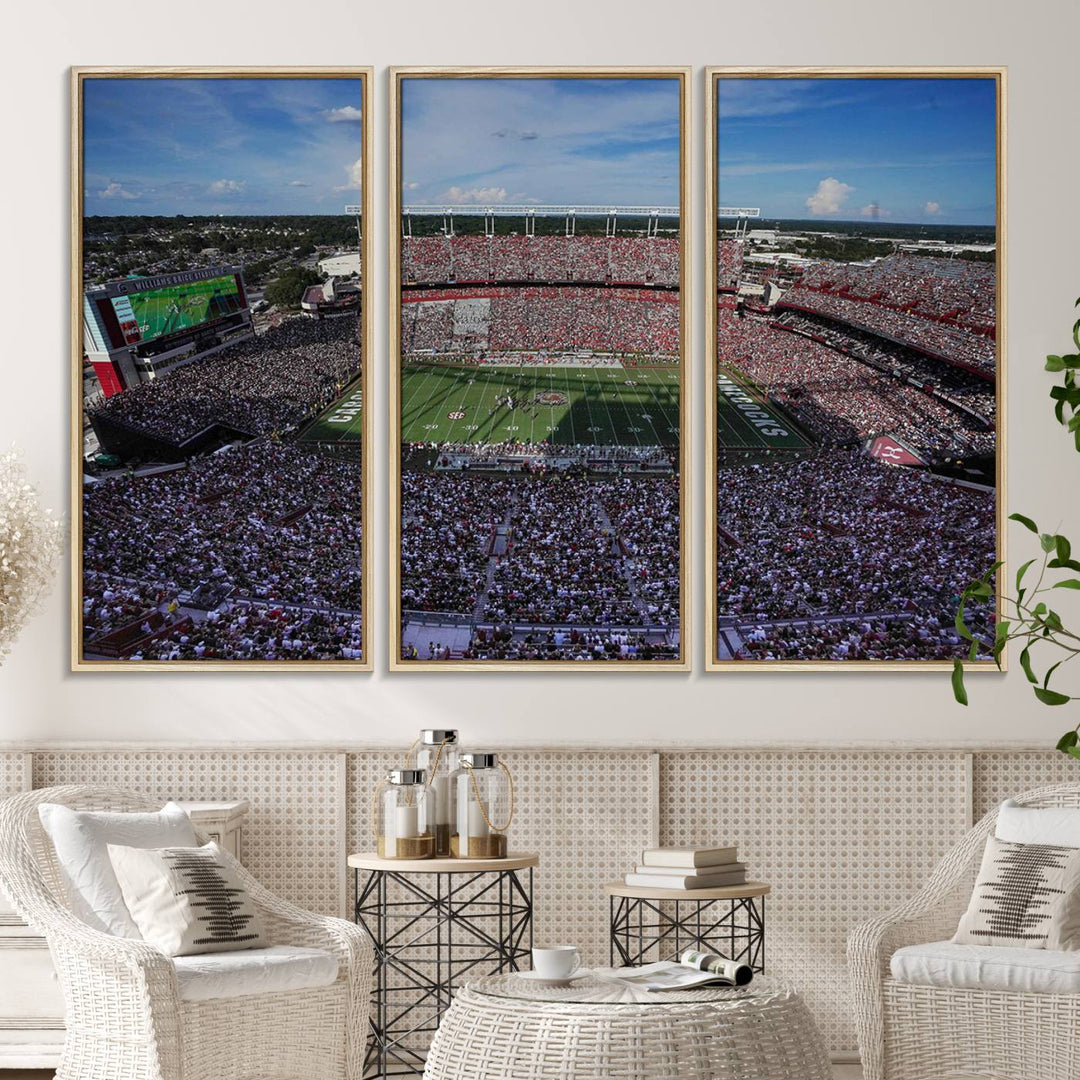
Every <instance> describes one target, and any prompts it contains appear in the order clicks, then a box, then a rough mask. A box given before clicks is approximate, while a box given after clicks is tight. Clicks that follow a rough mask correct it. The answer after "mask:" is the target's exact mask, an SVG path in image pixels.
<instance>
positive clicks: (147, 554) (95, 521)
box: [83, 438, 363, 659]
mask: <svg viewBox="0 0 1080 1080" xmlns="http://www.w3.org/2000/svg"><path fill="white" fill-rule="evenodd" d="M362 473H363V470H362V467H361V466H360V464H358V463H356V462H352V461H349V460H342V459H336V458H331V457H328V456H326V455H322V454H319V453H317V452H308V451H306V450H304V449H302V448H300V447H297V446H291V445H284V444H282V443H279V442H277V441H275V440H273V439H270V438H267V439H262V440H258V441H255V442H252V443H249V444H248V445H247V446H243V447H234V448H232V449H230V450H228V451H226V452H222V453H218V454H215V455H213V456H211V457H209V458H206V459H203V460H201V461H195V462H192V463H190V464H189V465H187V466H186V467H183V468H179V469H176V470H173V471H171V472H167V473H161V474H158V475H154V476H142V477H129V476H117V477H113V478H111V479H108V480H105V481H103V482H101V483H98V484H96V485H94V486H93V487H90V488H87V489H86V491H85V493H84V498H83V565H84V585H83V596H84V600H83V625H84V642H85V647H86V649H87V651H88V653H91V654H92V653H93V651H94V642H95V641H96V640H98V639H99V638H102V637H105V636H107V635H109V634H110V633H113V632H115V631H116V630H117V629H118V628H120V627H123V626H124V625H127V624H130V623H131V622H132V621H140V620H142V619H146V618H147V617H148V616H150V615H152V614H153V613H155V612H157V613H166V614H167V615H168V617H169V618H170V619H171V620H172V621H173V622H175V623H176V625H177V629H176V631H175V632H174V633H170V634H165V635H159V636H157V637H155V638H154V640H153V642H152V644H151V645H150V646H149V647H148V648H147V649H146V650H144V651H142V652H141V653H136V654H134V658H136V659H140V658H141V659H151V658H159V659H189V658H192V657H207V658H222V659H282V658H292V659H356V658H358V656H359V654H360V650H361V645H362V643H361V641H360V611H361V600H362V597H361V584H362V572H361V565H362V558H361V548H362V541H361V537H362V531H363V530H362V521H361V513H360V507H361V506H362V500H361V485H362ZM200 590H207V591H210V592H212V593H214V594H215V596H216V597H224V598H225V600H224V602H222V603H221V604H220V605H218V604H214V605H213V606H214V608H216V610H211V611H209V613H206V614H205V615H204V613H203V612H196V611H195V609H196V607H197V604H196V602H195V600H194V597H193V594H196V593H198V592H199V591H200ZM170 609H171V610H170Z"/></svg>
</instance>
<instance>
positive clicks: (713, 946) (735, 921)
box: [604, 881, 772, 972]
mask: <svg viewBox="0 0 1080 1080" xmlns="http://www.w3.org/2000/svg"><path fill="white" fill-rule="evenodd" d="M771 891H772V887H771V886H770V885H766V884H765V883H764V882H762V881H748V882H747V883H746V884H745V885H727V886H723V887H721V888H716V889H649V888H645V887H644V886H638V885H624V884H622V883H621V882H616V883H615V884H613V885H605V886H604V892H605V894H606V895H607V898H608V909H609V914H610V919H611V943H610V945H609V948H608V953H609V962H610V963H611V964H612V965H613V966H614V965H615V963H616V960H617V961H618V962H619V964H620V965H622V966H624V967H631V966H636V965H638V964H648V963H652V962H654V961H657V960H678V958H679V956H680V954H681V953H682V952H683V951H684V950H685V949H698V950H699V951H701V952H709V953H718V954H719V955H720V956H726V957H727V958H728V959H729V960H739V961H741V962H742V963H745V964H749V965H750V967H752V968H753V969H754V971H756V972H763V971H764V970H765V897H766V896H768V895H769V893H770V892H771Z"/></svg>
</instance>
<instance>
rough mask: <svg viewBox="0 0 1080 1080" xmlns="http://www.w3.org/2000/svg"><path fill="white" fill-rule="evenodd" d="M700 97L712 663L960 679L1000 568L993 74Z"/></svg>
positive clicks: (767, 80) (720, 83)
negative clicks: (705, 207) (709, 137)
mask: <svg viewBox="0 0 1080 1080" xmlns="http://www.w3.org/2000/svg"><path fill="white" fill-rule="evenodd" d="M710 93H711V94H713V95H715V96H714V97H713V107H714V116H715V124H714V125H711V128H712V133H713V135H714V137H715V142H714V144H713V146H714V149H715V151H716V156H715V159H714V166H715V172H716V185H715V188H714V192H713V195H714V198H715V200H716V201H715V211H716V213H715V216H714V221H715V225H716V238H717V242H716V245H715V248H714V249H713V250H712V251H711V252H710V255H711V256H713V257H714V258H715V260H716V261H715V264H714V271H715V282H716V305H717V306H716V323H715V334H716V337H715V363H714V365H713V369H712V377H713V378H714V379H715V402H714V404H713V407H714V409H715V412H714V414H713V415H714V420H715V437H716V443H715V455H716V456H715V464H716V472H715V476H714V480H715V487H714V489H713V490H714V494H715V501H714V511H715V518H714V532H713V536H712V538H711V539H712V540H713V542H714V545H715V546H714V550H715V561H714V563H713V566H712V567H711V569H712V571H713V572H714V573H715V578H714V590H713V596H714V597H715V608H714V619H712V620H710V621H711V623H712V625H711V626H710V631H711V633H712V643H711V645H710V648H709V650H708V655H709V666H710V667H712V668H714V669H723V668H730V667H732V666H735V665H737V664H739V663H744V664H746V663H751V664H752V663H761V664H764V665H769V664H772V665H775V664H777V663H789V664H796V665H798V664H819V665H820V664H845V665H846V664H851V663H859V662H862V663H867V664H874V663H881V662H902V663H906V664H908V665H913V666H918V665H926V664H930V663H936V664H940V665H945V666H948V665H951V663H952V661H953V660H954V659H956V658H958V657H960V658H962V657H965V656H967V654H968V648H969V642H967V641H965V640H964V639H963V638H962V637H961V636H960V634H959V633H958V632H957V630H956V627H955V624H954V620H955V615H956V610H957V606H958V603H959V598H960V594H961V592H962V591H963V589H964V587H965V586H966V585H967V584H968V583H969V582H970V581H972V580H973V579H975V578H979V577H982V576H983V575H984V574H986V573H987V572H989V571H990V569H991V567H992V565H993V564H994V562H995V559H997V558H999V557H1000V556H999V555H998V525H999V520H1000V507H999V504H998V491H999V484H998V474H999V469H998V461H999V455H1000V421H999V408H998V405H999V397H998V375H999V372H1000V370H1001V348H1000V343H999V334H998V328H999V316H998V313H999V301H998V297H999V273H998V266H999V258H1000V246H999V236H998V233H999V228H1000V216H999V189H1000V184H999V182H998V176H999V160H1000V148H999V144H998V139H999V124H998V109H999V104H998V102H999V80H998V78H997V77H995V75H994V74H993V73H987V74H986V75H980V74H978V73H972V74H970V75H969V76H966V77H958V76H944V75H940V74H939V75H936V76H933V77H929V76H921V75H911V76H904V77H889V78H880V77H860V76H848V77H832V76H830V75H828V74H822V75H821V76H819V77H813V78H807V77H801V78H799V77H790V78H788V77H783V76H778V75H771V76H761V77H747V75H743V74H729V73H722V74H720V73H714V74H713V76H712V80H711V87H710ZM968 616H969V620H968V621H969V625H971V626H973V627H974V628H975V630H976V633H977V634H978V636H980V637H984V638H985V637H988V638H989V639H990V640H992V639H993V636H994V628H993V624H992V617H993V605H992V603H990V602H987V603H984V604H982V605H981V606H977V607H969V609H968Z"/></svg>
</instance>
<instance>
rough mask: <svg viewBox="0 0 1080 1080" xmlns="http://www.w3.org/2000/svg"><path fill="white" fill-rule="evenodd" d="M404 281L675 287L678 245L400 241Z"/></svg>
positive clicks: (666, 241) (658, 239) (535, 239)
mask: <svg viewBox="0 0 1080 1080" xmlns="http://www.w3.org/2000/svg"><path fill="white" fill-rule="evenodd" d="M401 263H402V274H403V277H404V280H405V281H406V282H424V283H432V284H436V283H445V282H450V281H459V282H463V281H471V282H499V281H513V282H523V281H538V282H541V281H542V282H568V281H577V282H595V283H618V282H624V283H633V284H648V285H663V286H669V287H671V286H677V285H678V284H679V269H680V267H679V241H678V240H677V239H675V238H673V237H666V236H652V237H641V236H543V235H541V236H524V235H521V234H511V235H508V236H442V235H439V236H406V237H404V238H403V240H402V251H401Z"/></svg>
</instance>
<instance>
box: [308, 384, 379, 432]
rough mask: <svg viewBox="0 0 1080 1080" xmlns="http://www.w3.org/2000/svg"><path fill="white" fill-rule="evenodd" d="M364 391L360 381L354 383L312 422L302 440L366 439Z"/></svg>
mask: <svg viewBox="0 0 1080 1080" xmlns="http://www.w3.org/2000/svg"><path fill="white" fill-rule="evenodd" d="M363 400H364V391H363V389H362V388H361V386H360V383H359V382H356V383H353V385H352V386H350V387H349V388H348V389H347V390H346V391H345V393H344V394H342V396H341V397H340V398H338V400H337V401H335V402H334V404H333V405H331V406H330V408H329V409H327V410H326V411H325V412H323V413H322V414H321V415H320V416H318V417H316V419H315V420H314V421H313V422H312V424H311V426H310V427H309V428H308V429H307V430H306V431H305V432H304V433H303V435H301V436H300V441H301V442H322V443H336V442H354V443H357V444H359V443H362V442H363V441H364V420H363V411H362V406H363Z"/></svg>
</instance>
